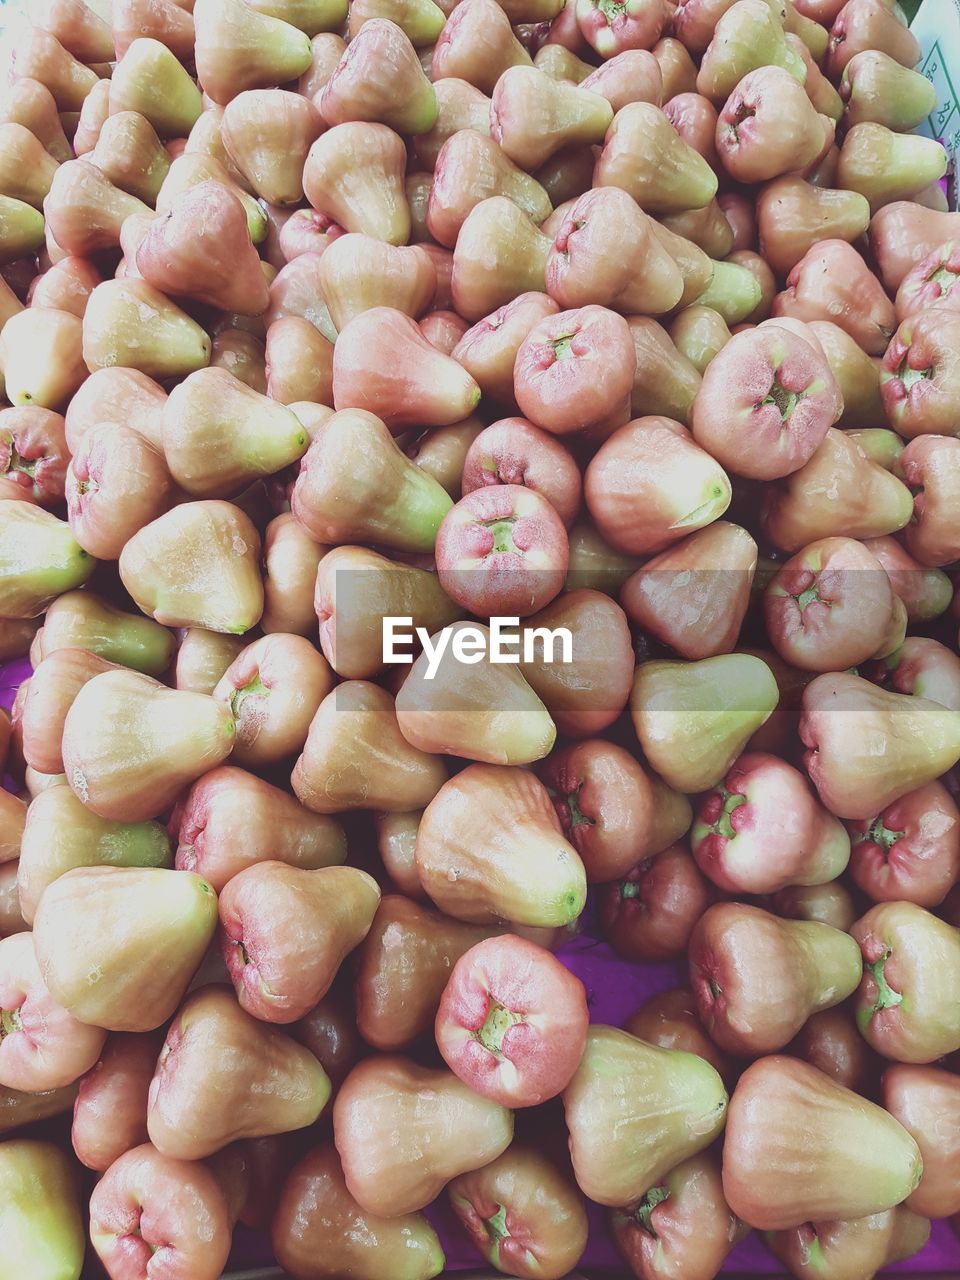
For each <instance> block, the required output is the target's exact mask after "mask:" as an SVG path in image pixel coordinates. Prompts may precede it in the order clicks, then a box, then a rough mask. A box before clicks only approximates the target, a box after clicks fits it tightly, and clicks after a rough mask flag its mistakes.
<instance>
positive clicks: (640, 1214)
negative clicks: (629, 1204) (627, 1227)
mask: <svg viewBox="0 0 960 1280" xmlns="http://www.w3.org/2000/svg"><path fill="white" fill-rule="evenodd" d="M669 1199H670V1192H669V1191H668V1190H667V1188H666V1187H651V1188H650V1190H649V1191H648V1192H647V1194H646V1195H645V1196H644V1197H643V1199H642V1200H641V1201H640V1203H639V1204H638V1205H637V1207H636V1209H634V1211H633V1218H634V1221H635V1222H636V1223H637V1225H638V1226H639V1227H640V1228H641V1229H642V1230H643V1231H646V1233H647V1235H650V1236H655V1235H656V1234H657V1233H656V1232H655V1231H654V1229H653V1223H652V1221H651V1217H652V1214H653V1211H654V1209H655V1208H656V1207H657V1205H658V1204H663V1202H664V1200H669Z"/></svg>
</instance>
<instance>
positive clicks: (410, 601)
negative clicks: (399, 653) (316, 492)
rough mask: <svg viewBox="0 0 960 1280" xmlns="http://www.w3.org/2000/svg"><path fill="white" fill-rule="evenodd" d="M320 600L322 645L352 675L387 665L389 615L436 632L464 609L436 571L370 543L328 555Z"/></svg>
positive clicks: (368, 674)
mask: <svg viewBox="0 0 960 1280" xmlns="http://www.w3.org/2000/svg"><path fill="white" fill-rule="evenodd" d="M311 585H312V584H311ZM314 599H315V605H316V617H317V619H319V622H320V645H321V647H322V649H323V651H324V654H325V655H326V657H327V660H328V661H329V663H330V665H331V666H332V667H333V668H334V670H335V671H336V672H337V674H338V675H340V676H343V677H344V678H345V679H348V680H354V679H361V680H362V679H370V678H372V677H374V676H376V675H377V673H378V672H380V671H381V670H382V669H383V665H384V663H383V619H384V618H386V617H398V618H401V617H409V618H410V625H411V627H412V628H416V627H424V628H425V629H426V631H427V633H428V634H430V635H432V634H433V633H434V632H436V631H439V630H441V628H442V627H444V626H446V625H447V624H448V623H450V622H453V621H455V619H456V618H457V617H458V616H459V614H460V610H459V609H458V608H457V606H456V605H454V604H453V603H452V602H451V601H450V600H449V599H448V598H447V596H446V595H445V593H444V591H443V589H442V587H441V586H440V584H439V581H438V579H437V576H436V574H434V573H430V572H428V571H427V570H425V569H418V568H414V567H413V566H409V565H404V564H399V563H397V562H396V561H393V560H389V559H387V557H386V556H382V555H380V554H378V553H377V552H376V551H371V550H368V549H367V548H365V547H349V546H341V547H335V548H334V549H333V550H332V551H330V552H328V554H327V555H325V556H324V557H323V559H322V561H321V562H320V564H319V566H318V568H317V570H316V593H315V597H314Z"/></svg>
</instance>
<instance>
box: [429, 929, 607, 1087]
mask: <svg viewBox="0 0 960 1280" xmlns="http://www.w3.org/2000/svg"><path fill="white" fill-rule="evenodd" d="M587 1022H588V1011H587V1002H586V995H585V992H584V989H583V984H582V983H581V982H580V981H579V979H577V978H575V977H574V976H573V975H572V974H571V973H569V972H568V971H567V970H566V969H565V968H564V967H563V966H562V965H561V964H560V962H559V961H558V960H555V959H554V957H553V956H552V955H551V954H550V952H549V951H545V950H544V949H543V948H542V947H538V946H537V945H536V944H535V943H533V942H528V941H527V940H526V939H524V938H518V937H516V936H514V935H505V936H503V937H500V938H491V939H489V940H488V941H485V942H481V943H478V944H477V945H476V946H475V947H472V948H471V949H470V950H469V951H468V952H466V954H465V955H463V956H461V957H460V959H459V960H458V961H457V963H456V965H455V966H454V968H453V971H452V973H451V974H450V980H449V982H448V983H447V986H446V988H445V990H444V993H443V996H442V997H441V1000H440V1007H439V1009H438V1011H437V1020H436V1037H437V1046H438V1048H439V1049H440V1052H441V1054H442V1056H443V1058H444V1061H445V1062H446V1063H447V1065H448V1066H449V1067H450V1068H451V1070H453V1071H454V1073H455V1074H456V1075H457V1076H459V1078H460V1079H461V1080H462V1081H463V1082H464V1083H465V1084H468V1085H469V1086H470V1087H471V1088H472V1089H473V1090H474V1091H475V1092H477V1093H480V1094H482V1095H483V1097H486V1098H492V1099H493V1101H495V1102H500V1103H502V1104H503V1105H504V1106H508V1107H528V1106H538V1105H539V1104H540V1103H541V1102H545V1101H547V1100H548V1099H549V1098H552V1097H555V1096H556V1095H557V1094H558V1093H561V1092H562V1091H563V1090H564V1089H565V1088H566V1086H567V1084H568V1083H569V1082H570V1078H571V1076H572V1075H573V1073H574V1071H575V1070H576V1069H577V1066H578V1064H579V1062H580V1058H581V1056H582V1054H583V1048H584V1045H585V1043H586V1035H587Z"/></svg>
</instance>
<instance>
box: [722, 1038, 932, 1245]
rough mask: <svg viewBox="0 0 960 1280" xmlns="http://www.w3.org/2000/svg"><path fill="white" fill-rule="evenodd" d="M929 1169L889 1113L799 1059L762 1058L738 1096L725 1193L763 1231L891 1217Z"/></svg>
mask: <svg viewBox="0 0 960 1280" xmlns="http://www.w3.org/2000/svg"><path fill="white" fill-rule="evenodd" d="M922 1167H923V1165H922V1161H921V1158H920V1151H919V1149H918V1147H917V1144H916V1143H915V1142H914V1140H913V1138H911V1137H910V1135H909V1133H907V1131H906V1129H904V1128H903V1126H902V1125H900V1124H898V1123H897V1121H896V1120H894V1118H893V1117H892V1116H891V1115H889V1113H888V1112H886V1111H884V1110H883V1108H882V1107H878V1106H877V1105H876V1104H875V1103H873V1102H868V1101H867V1099H866V1098H862V1097H860V1096H859V1095H858V1094H855V1093H851V1091H850V1090H849V1089H845V1088H843V1086H842V1085H839V1084H836V1083H835V1082H834V1081H833V1080H831V1079H830V1077H829V1076H826V1075H824V1074H823V1072H822V1071H818V1070H817V1069H816V1068H815V1067H811V1066H808V1065H807V1063H805V1062H800V1061H798V1060H797V1059H796V1058H786V1057H781V1056H773V1057H767V1058H761V1059H760V1061H759V1062H755V1063H753V1065H752V1066H750V1067H748V1068H747V1070H746V1071H745V1072H744V1073H743V1075H742V1076H741V1077H740V1082H739V1083H738V1085H737V1088H736V1090H735V1091H734V1094H733V1097H732V1098H731V1099H730V1109H729V1114H728V1116H727V1132H726V1136H725V1138H724V1147H723V1190H724V1194H725V1196H726V1198H727V1203H728V1204H729V1205H730V1208H731V1209H732V1210H733V1211H734V1213H736V1214H737V1215H738V1216H739V1217H740V1218H742V1219H743V1220H744V1222H748V1223H749V1224H750V1225H751V1226H754V1227H756V1228H757V1229H758V1230H761V1231H779V1230H783V1229H785V1228H789V1227H798V1226H800V1225H801V1224H802V1223H804V1222H809V1221H811V1220H813V1221H817V1220H819V1219H822V1218H865V1217H867V1216H869V1215H870V1214H872V1213H882V1212H883V1211H884V1210H885V1209H889V1208H892V1206H893V1205H896V1204H899V1203H900V1202H901V1201H902V1200H905V1199H906V1198H907V1196H908V1195H910V1193H911V1192H912V1191H913V1190H914V1189H915V1187H916V1185H917V1183H918V1182H919V1181H920V1174H921V1171H922Z"/></svg>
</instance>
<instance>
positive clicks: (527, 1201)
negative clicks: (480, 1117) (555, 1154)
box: [447, 1144, 587, 1280]
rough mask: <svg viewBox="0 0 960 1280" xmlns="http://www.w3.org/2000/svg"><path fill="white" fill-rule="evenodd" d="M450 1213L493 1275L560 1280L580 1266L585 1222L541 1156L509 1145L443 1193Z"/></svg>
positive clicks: (578, 1204) (577, 1202)
mask: <svg viewBox="0 0 960 1280" xmlns="http://www.w3.org/2000/svg"><path fill="white" fill-rule="evenodd" d="M447 1196H448V1197H449V1200H450V1205H451V1208H452V1209H453V1211H454V1213H455V1214H456V1215H457V1217H458V1218H459V1219H460V1221H461V1223H462V1224H463V1227H464V1229H465V1230H466V1231H467V1233H468V1234H469V1236H470V1238H471V1240H472V1241H473V1243H474V1245H475V1246H476V1247H477V1248H478V1249H479V1250H480V1252H481V1253H482V1254H483V1255H484V1257H485V1258H486V1259H487V1260H488V1261H489V1262H490V1263H491V1264H492V1265H493V1266H495V1267H497V1269H498V1270H505V1271H506V1272H507V1274H509V1275H515V1276H520V1277H530V1280H560V1278H561V1277H563V1276H566V1274H567V1272H568V1270H569V1269H570V1267H571V1266H576V1264H577V1263H578V1262H579V1261H580V1257H581V1255H582V1253H583V1250H584V1247H585V1245H586V1240H587V1216H586V1212H585V1210H584V1206H583V1202H582V1200H581V1198H580V1196H579V1194H578V1192H577V1191H576V1190H575V1189H574V1188H573V1187H572V1186H571V1184H570V1182H569V1181H568V1180H567V1179H566V1178H565V1177H563V1176H562V1175H561V1174H560V1173H559V1171H558V1170H557V1169H556V1168H555V1167H554V1166H553V1165H552V1164H551V1163H550V1161H549V1160H547V1159H546V1158H545V1157H544V1156H543V1155H542V1154H541V1153H540V1152H538V1151H537V1150H536V1149H535V1148H532V1147H523V1146H520V1145H518V1144H514V1145H513V1146H511V1147H510V1149H509V1150H508V1151H505V1152H504V1154H503V1155H502V1156H499V1157H498V1158H497V1159H496V1160H494V1161H492V1163H490V1164H488V1165H485V1166H484V1168H482V1169H478V1170H476V1171H475V1172H474V1173H466V1174H461V1176H460V1177H459V1178H455V1179H454V1180H453V1182H451V1183H450V1184H449V1186H448V1187H447Z"/></svg>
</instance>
